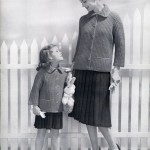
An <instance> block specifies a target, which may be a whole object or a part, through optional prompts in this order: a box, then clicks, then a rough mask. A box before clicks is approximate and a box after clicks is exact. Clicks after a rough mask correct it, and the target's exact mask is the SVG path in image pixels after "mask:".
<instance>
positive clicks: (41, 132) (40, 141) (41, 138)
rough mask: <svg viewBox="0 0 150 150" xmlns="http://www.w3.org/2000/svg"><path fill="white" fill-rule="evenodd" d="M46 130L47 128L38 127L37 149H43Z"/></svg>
mask: <svg viewBox="0 0 150 150" xmlns="http://www.w3.org/2000/svg"><path fill="white" fill-rule="evenodd" d="M46 131H47V130H46V129H38V131H37V136H36V140H35V150H42V148H43V145H44V139H45V135H46Z"/></svg>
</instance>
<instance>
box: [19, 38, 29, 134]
mask: <svg viewBox="0 0 150 150" xmlns="http://www.w3.org/2000/svg"><path fill="white" fill-rule="evenodd" d="M20 50H21V52H20V63H21V64H28V46H27V44H26V42H25V41H23V43H22V46H21V49H20ZM19 75H20V103H21V104H20V106H19V107H21V108H20V115H21V116H20V117H21V119H20V123H21V133H28V105H27V104H28V70H22V69H21V70H20V74H19ZM18 109H19V108H18ZM25 118H26V120H25Z"/></svg>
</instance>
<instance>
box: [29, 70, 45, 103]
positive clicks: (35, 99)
mask: <svg viewBox="0 0 150 150" xmlns="http://www.w3.org/2000/svg"><path fill="white" fill-rule="evenodd" d="M43 74H44V72H43V71H42V70H40V71H39V72H38V73H37V74H36V76H35V79H34V83H33V86H32V89H31V93H30V97H29V101H28V104H29V105H38V104H39V93H40V89H41V86H42V83H43Z"/></svg>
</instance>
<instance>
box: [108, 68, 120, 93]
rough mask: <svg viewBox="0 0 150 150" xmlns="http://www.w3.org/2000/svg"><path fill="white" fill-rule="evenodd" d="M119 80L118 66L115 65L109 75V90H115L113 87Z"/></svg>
mask: <svg viewBox="0 0 150 150" xmlns="http://www.w3.org/2000/svg"><path fill="white" fill-rule="evenodd" d="M119 82H120V71H119V68H117V67H115V68H114V71H113V73H112V75H111V85H110V87H109V90H110V91H111V92H113V91H114V90H115V87H116V86H117V85H118V84H119Z"/></svg>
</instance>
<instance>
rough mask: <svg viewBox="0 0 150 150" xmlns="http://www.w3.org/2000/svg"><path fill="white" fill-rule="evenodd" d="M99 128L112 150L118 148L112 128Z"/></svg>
mask: <svg viewBox="0 0 150 150" xmlns="http://www.w3.org/2000/svg"><path fill="white" fill-rule="evenodd" d="M99 130H100V131H101V133H102V134H103V136H104V138H105V139H106V141H107V143H108V145H109V148H110V150H118V148H117V145H116V142H115V140H114V138H113V136H112V134H111V130H110V128H107V127H99Z"/></svg>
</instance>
